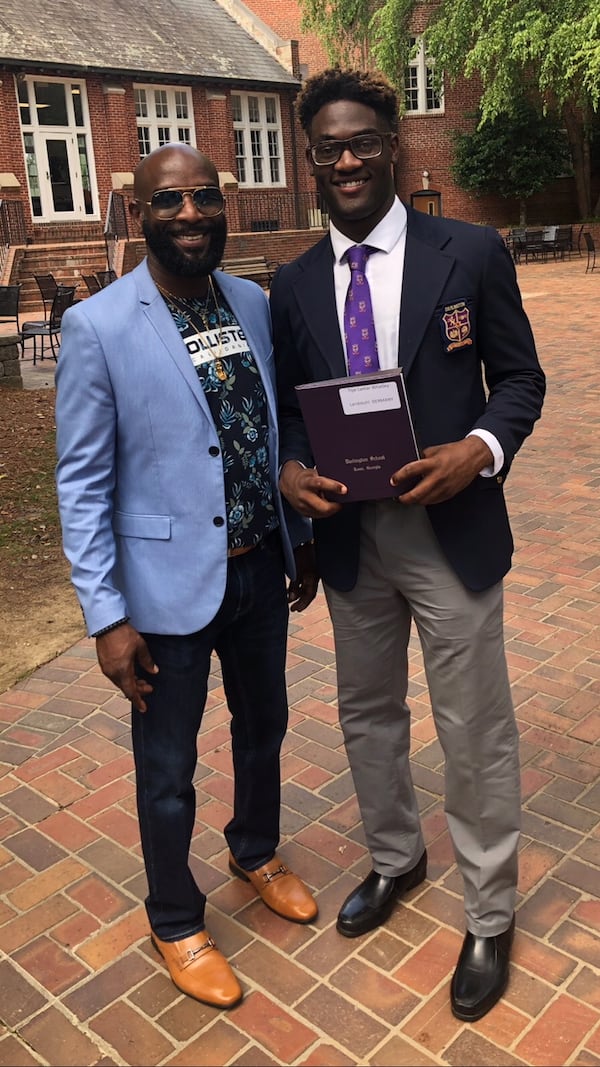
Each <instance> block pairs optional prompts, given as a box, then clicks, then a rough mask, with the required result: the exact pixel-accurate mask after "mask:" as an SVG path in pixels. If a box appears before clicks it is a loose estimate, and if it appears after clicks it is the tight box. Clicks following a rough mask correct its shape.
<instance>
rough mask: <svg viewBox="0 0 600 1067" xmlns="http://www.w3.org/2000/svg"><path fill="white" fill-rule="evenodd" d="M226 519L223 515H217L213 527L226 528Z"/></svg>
mask: <svg viewBox="0 0 600 1067" xmlns="http://www.w3.org/2000/svg"><path fill="white" fill-rule="evenodd" d="M224 525H225V519H224V518H223V517H222V516H221V515H215V517H214V519H213V526H224Z"/></svg>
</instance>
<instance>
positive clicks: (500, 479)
mask: <svg viewBox="0 0 600 1067" xmlns="http://www.w3.org/2000/svg"><path fill="white" fill-rule="evenodd" d="M496 481H497V482H498V485H502V482H503V481H504V478H503V477H502V475H501V474H497V475H496Z"/></svg>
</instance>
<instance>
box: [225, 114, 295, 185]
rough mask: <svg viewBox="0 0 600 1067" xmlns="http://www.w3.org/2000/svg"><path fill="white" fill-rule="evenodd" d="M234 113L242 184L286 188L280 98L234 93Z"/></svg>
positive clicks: (235, 139) (238, 168)
mask: <svg viewBox="0 0 600 1067" xmlns="http://www.w3.org/2000/svg"><path fill="white" fill-rule="evenodd" d="M231 114H232V118H233V136H234V141H235V158H236V164H237V179H238V182H239V183H240V185H243V186H246V187H247V188H248V187H252V186H256V185H284V184H285V173H284V166H283V157H282V136H281V117H280V111H279V98H278V97H277V96H265V95H264V94H262V93H232V96H231Z"/></svg>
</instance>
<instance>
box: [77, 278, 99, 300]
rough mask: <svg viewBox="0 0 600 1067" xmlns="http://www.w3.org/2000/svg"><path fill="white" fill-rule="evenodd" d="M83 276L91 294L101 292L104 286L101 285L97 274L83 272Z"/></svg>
mask: <svg viewBox="0 0 600 1067" xmlns="http://www.w3.org/2000/svg"><path fill="white" fill-rule="evenodd" d="M81 277H82V278H83V280H84V282H85V284H86V285H87V289H88V293H89V294H90V296H93V295H94V293H99V292H100V290H101V288H102V286H101V285H100V282H99V281H98V279H97V277H96V275H95V274H82V275H81Z"/></svg>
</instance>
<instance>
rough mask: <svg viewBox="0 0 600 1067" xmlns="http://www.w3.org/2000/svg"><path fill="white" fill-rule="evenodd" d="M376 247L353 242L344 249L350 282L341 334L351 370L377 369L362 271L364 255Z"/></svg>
mask: <svg viewBox="0 0 600 1067" xmlns="http://www.w3.org/2000/svg"><path fill="white" fill-rule="evenodd" d="M376 251H377V249H376V248H370V247H369V245H352V247H351V248H349V249H348V251H347V252H346V259H347V260H348V263H349V264H350V285H349V286H348V293H347V296H346V306H345V308H344V334H345V337H346V353H347V356H348V372H349V373H350V374H369V373H370V371H375V370H379V357H378V355H377V337H376V334H375V322H374V320H373V307H372V304H371V292H370V290H369V283H368V281H367V277H366V274H365V267H366V263H367V259H368V258H369V256H370V255H371V252H376Z"/></svg>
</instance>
